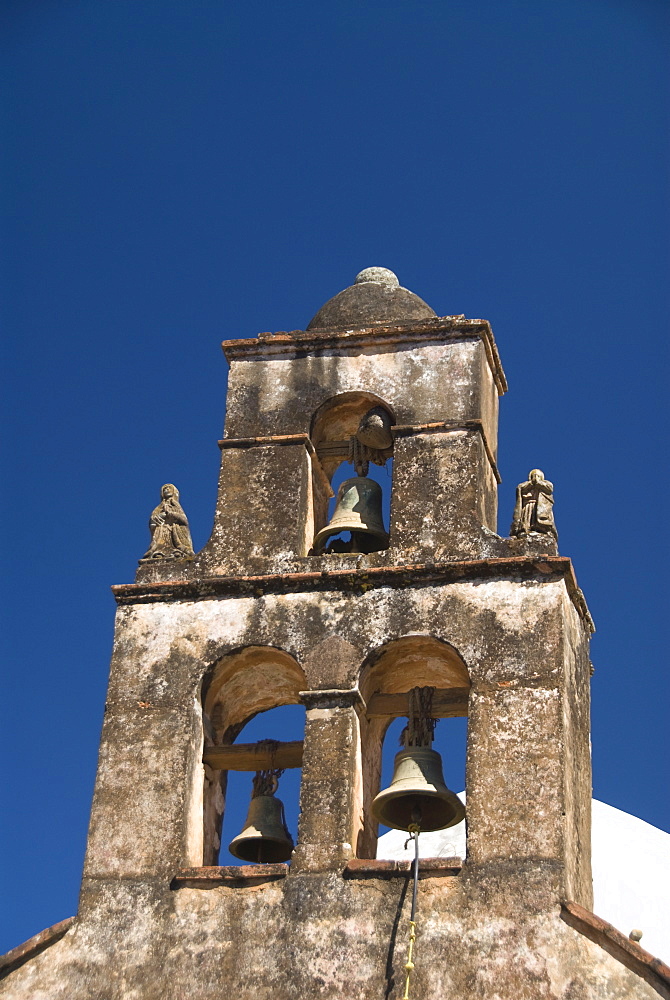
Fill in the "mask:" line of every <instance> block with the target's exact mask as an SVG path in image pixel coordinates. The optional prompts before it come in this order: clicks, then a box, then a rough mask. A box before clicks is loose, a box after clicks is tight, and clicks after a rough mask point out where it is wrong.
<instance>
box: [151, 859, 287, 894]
mask: <svg viewBox="0 0 670 1000" xmlns="http://www.w3.org/2000/svg"><path fill="white" fill-rule="evenodd" d="M287 875H288V865H286V864H277V865H222V866H220V865H212V866H210V867H203V868H180V869H179V871H178V872H177V874H176V875H175V877H174V878H173V879H172V882H171V885H170V887H171V888H172V889H215V888H216V887H217V886H219V885H229V886H239V887H242V886H245V885H260V884H261V883H263V882H276V881H277V880H278V879H281V878H286V876H287Z"/></svg>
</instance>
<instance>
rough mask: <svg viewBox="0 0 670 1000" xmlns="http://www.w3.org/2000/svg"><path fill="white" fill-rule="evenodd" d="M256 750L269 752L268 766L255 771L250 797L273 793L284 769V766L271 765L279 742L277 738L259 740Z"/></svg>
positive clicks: (254, 797)
mask: <svg viewBox="0 0 670 1000" xmlns="http://www.w3.org/2000/svg"><path fill="white" fill-rule="evenodd" d="M256 746H257V748H258V750H259V751H260V750H264V751H265V752H266V753H269V754H270V767H266V768H263V769H262V770H260V771H256V773H255V774H254V780H253V787H252V790H251V797H252V799H256V798H258V796H259V795H274V794H275V792H276V791H277V788H278V786H279V779H280V778H281V776H282V774H283V773H284V771H285V770H286V768H284V767H273V766H272V765H273V764H274V758H275V754H276V753H277V748H278V747H279V743H278V741H277V740H259V741H258V743H257V744H256Z"/></svg>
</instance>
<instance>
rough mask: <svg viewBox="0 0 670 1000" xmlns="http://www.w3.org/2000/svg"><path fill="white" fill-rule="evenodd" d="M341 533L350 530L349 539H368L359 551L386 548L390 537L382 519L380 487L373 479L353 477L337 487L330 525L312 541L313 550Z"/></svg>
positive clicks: (321, 546) (373, 550)
mask: <svg viewBox="0 0 670 1000" xmlns="http://www.w3.org/2000/svg"><path fill="white" fill-rule="evenodd" d="M340 531H351V533H352V538H353V536H354V535H365V536H369V537H368V539H366V542H367V544H366V546H365V548H363V549H361V551H365V552H376V551H378V550H379V549H385V548H387V546H388V543H389V536H388V532H387V531H386V529H385V528H384V522H383V520H382V488H381V486H380V485H379V483H377V482H375V480H374V479H368V478H367V476H354V477H353V478H352V479H345V480H344V482H343V483H341V484H340V488H339V490H338V491H337V503H336V504H335V511H334V513H333V516H332V518H331V520H330V523H329V524H327V525H326V527H325V528H322V529H321V531H319V533H318V534H317V536H316V538H315V539H314V550H315V551H316V552H319V551H320V550H321V549H322V548H323V546H324V544H325V542H326V541H327V539H328V538H329V537H330V535H337V534H339V532H340ZM352 551H356V550H355V549H352Z"/></svg>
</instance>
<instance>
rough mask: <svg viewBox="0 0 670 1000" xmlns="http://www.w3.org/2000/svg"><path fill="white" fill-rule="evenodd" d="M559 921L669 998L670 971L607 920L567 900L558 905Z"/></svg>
mask: <svg viewBox="0 0 670 1000" xmlns="http://www.w3.org/2000/svg"><path fill="white" fill-rule="evenodd" d="M561 918H562V919H563V920H564V921H565V922H566V924H569V926H570V927H572V928H574V930H576V931H579V932H580V933H581V934H583V935H584V936H585V937H587V938H589V940H591V941H593V942H594V943H595V944H599V945H600V946H601V948H604V949H605V951H606V952H607V953H608V954H610V955H611V956H612V957H613V958H616V959H618V961H620V962H621V964H622V965H625V966H626V968H627V969H630V971H631V972H635V973H637V975H638V976H640V978H641V979H644V981H645V982H646V983H649V985H650V986H653V988H654V989H655V990H656V991H657V992H658V993H659V994H660V995H661V996H662V997H670V967H669V966H667V965H666V964H665V962H662V961H661V959H660V958H654V956H653V955H650V954H649V952H648V951H645V950H644V948H642V947H641V946H640V945H639V944H638V943H637V942H636V941H631V940H630V938H627V937H626V935H625V934H622V933H621V931H618V930H617V929H616V927H613V926H612V924H608V923H607V921H606V920H603V919H602V918H601V917H597V916H596V915H595V913H591V911H590V910H587V909H585V908H584V907H583V906H580V905H579V903H572V902H570V901H569V900H566V901H565V902H563V903H561Z"/></svg>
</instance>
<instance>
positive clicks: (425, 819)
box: [372, 747, 465, 833]
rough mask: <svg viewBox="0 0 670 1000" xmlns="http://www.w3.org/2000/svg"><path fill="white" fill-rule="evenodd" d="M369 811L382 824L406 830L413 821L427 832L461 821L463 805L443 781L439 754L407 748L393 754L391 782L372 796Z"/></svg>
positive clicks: (427, 750) (463, 813)
mask: <svg viewBox="0 0 670 1000" xmlns="http://www.w3.org/2000/svg"><path fill="white" fill-rule="evenodd" d="M372 813H373V815H374V817H375V819H377V820H378V821H379V822H380V823H383V824H384V826H391V827H394V828H395V829H396V830H407V829H408V828H409V826H410V824H412V823H416V824H417V825H418V826H419V827H420V828H421V830H422V831H423V832H426V833H428V832H430V831H431V830H444V829H446V827H448V826H455V825H456V824H457V823H460V822H461V820H462V819H464V817H465V806H464V805H463V803H462V802H461V800H460V799H459V797H458V796H457V795H456V794H455V793H454V792H452V791H451V790H450V789H449V788H447V786H446V784H445V782H444V777H443V774H442V758H441V757H440V755H439V753H438V752H437V751H436V750H432V749H430V748H429V747H406V748H405V749H404V750H401V751H400V753H397V754H396V757H395V764H394V769H393V779H392V781H391V784H390V785H389V787H388V788H385V789H384V790H383V791H381V792H380V793H379V795H377V797H376V798H375V800H374V802H373V803H372Z"/></svg>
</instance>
